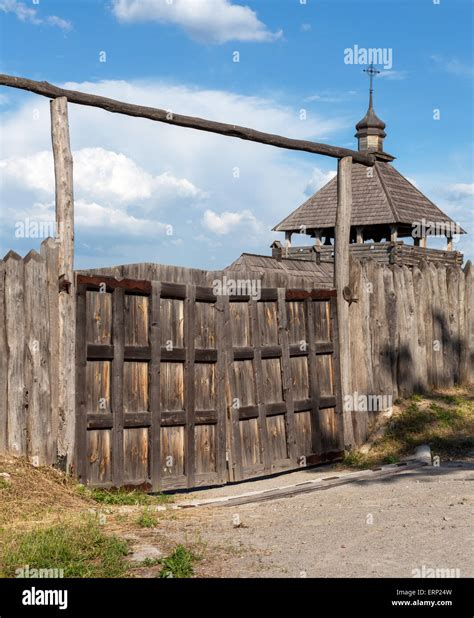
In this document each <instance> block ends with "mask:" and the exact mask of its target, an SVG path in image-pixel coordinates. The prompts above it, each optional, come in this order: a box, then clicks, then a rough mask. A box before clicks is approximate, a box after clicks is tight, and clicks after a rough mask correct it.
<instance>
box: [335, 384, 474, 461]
mask: <svg viewBox="0 0 474 618" xmlns="http://www.w3.org/2000/svg"><path fill="white" fill-rule="evenodd" d="M421 444H429V445H430V447H431V450H432V454H433V455H438V456H440V458H441V460H444V461H449V460H453V459H458V458H463V457H469V456H472V455H473V454H474V389H473V388H461V387H458V388H453V389H450V390H446V391H437V392H435V393H431V394H427V395H413V397H411V398H410V399H407V400H403V401H401V402H399V404H398V405H397V406H396V408H395V410H394V415H393V417H392V419H391V420H390V423H389V425H388V427H387V430H386V432H385V434H384V436H383V437H382V438H380V439H378V440H376V441H375V442H374V444H373V446H372V448H371V449H370V451H369V453H368V454H366V455H365V454H362V453H361V452H360V451H352V452H351V453H349V454H348V455H347V456H346V458H345V460H344V462H343V464H344V465H345V466H349V467H355V468H369V467H372V466H376V465H380V464H387V463H395V462H397V461H399V460H400V459H402V458H403V457H406V456H408V455H411V454H413V452H414V450H415V448H416V447H417V446H419V445H421Z"/></svg>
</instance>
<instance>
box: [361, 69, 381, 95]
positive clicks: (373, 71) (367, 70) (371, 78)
mask: <svg viewBox="0 0 474 618" xmlns="http://www.w3.org/2000/svg"><path fill="white" fill-rule="evenodd" d="M363 71H364V73H367V75H369V77H370V92H373V79H374V76H375V75H377V74H378V73H380V71H378V70H377V69H376V68H374V64H373V63H372V64H371V65H370V66H369V68H367V69H363Z"/></svg>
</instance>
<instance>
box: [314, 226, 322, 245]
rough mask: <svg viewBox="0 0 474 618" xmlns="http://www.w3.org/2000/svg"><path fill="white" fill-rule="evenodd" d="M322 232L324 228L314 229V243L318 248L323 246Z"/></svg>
mask: <svg viewBox="0 0 474 618" xmlns="http://www.w3.org/2000/svg"><path fill="white" fill-rule="evenodd" d="M321 232H322V230H314V244H315V246H316V247H317V248H318V249H320V248H321Z"/></svg>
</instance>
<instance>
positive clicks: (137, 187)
mask: <svg viewBox="0 0 474 618" xmlns="http://www.w3.org/2000/svg"><path fill="white" fill-rule="evenodd" d="M73 159H74V172H73V173H74V191H75V193H77V194H78V195H86V196H95V198H101V199H104V200H106V201H114V200H116V201H118V202H126V203H130V202H134V201H137V200H147V199H150V198H151V197H156V198H157V199H164V198H166V197H170V195H172V194H175V195H176V196H178V197H183V198H184V197H191V198H195V197H200V196H202V195H203V194H202V192H201V191H199V189H198V188H197V187H195V186H194V185H193V184H192V183H191V182H189V180H186V179H185V178H175V177H174V176H173V175H172V174H170V173H169V172H164V173H163V174H160V175H159V176H153V175H152V174H150V173H149V172H147V171H146V170H144V169H143V168H141V167H140V166H138V165H137V164H136V163H135V162H134V161H133V160H132V159H130V158H129V157H126V156H125V155H123V154H119V153H116V152H111V151H110V150H105V149H104V148H82V149H81V150H78V151H74V152H73ZM0 170H2V177H3V181H4V182H7V181H10V182H11V181H13V182H15V183H21V184H22V185H23V187H24V188H27V189H31V190H34V191H43V192H46V193H51V194H52V193H53V192H54V167H53V155H52V153H51V151H41V152H37V153H35V154H33V155H30V156H27V157H13V158H10V159H5V160H3V161H0Z"/></svg>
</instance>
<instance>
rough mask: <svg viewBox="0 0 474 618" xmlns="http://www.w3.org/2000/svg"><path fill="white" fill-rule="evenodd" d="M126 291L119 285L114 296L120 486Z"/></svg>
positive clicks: (118, 473)
mask: <svg viewBox="0 0 474 618" xmlns="http://www.w3.org/2000/svg"><path fill="white" fill-rule="evenodd" d="M124 311H125V292H124V288H122V287H117V288H115V290H114V292H113V298H112V324H113V326H112V342H113V346H114V359H113V361H112V393H111V396H112V397H111V399H112V414H113V416H114V428H113V437H112V445H113V451H112V475H113V483H114V485H115V486H116V487H120V486H121V485H123V482H124V450H123V448H124V441H123V429H124V428H123V423H124V410H123V374H124V350H125V345H124V341H125V328H124Z"/></svg>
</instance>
